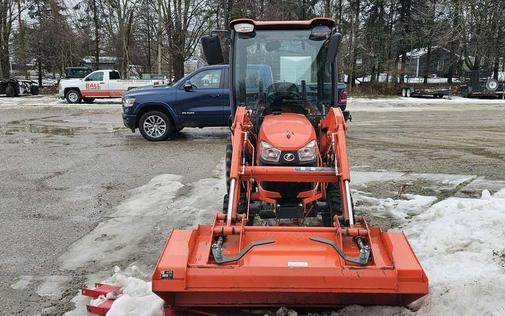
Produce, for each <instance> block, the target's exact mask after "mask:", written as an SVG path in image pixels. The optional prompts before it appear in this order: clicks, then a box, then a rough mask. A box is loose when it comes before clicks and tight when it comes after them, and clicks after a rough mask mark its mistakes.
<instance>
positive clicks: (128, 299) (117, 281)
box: [90, 266, 163, 316]
mask: <svg viewBox="0 0 505 316" xmlns="http://www.w3.org/2000/svg"><path fill="white" fill-rule="evenodd" d="M147 277H148V276H146V275H145V274H144V273H142V271H140V270H139V269H138V268H137V267H136V266H132V267H131V268H128V269H126V270H125V271H124V272H123V271H121V269H120V268H119V267H117V266H116V267H115V268H114V275H113V276H112V277H110V278H108V279H107V280H105V281H104V282H103V283H106V284H111V285H114V286H119V287H121V288H122V293H121V294H120V295H118V298H117V299H116V300H115V301H114V303H113V304H112V308H111V309H110V310H109V312H108V313H107V316H163V300H162V299H161V298H159V297H158V296H156V295H155V294H154V293H153V292H152V291H151V282H146V281H144V280H142V279H141V278H144V279H145V278H147ZM113 295H115V294H111V295H110V296H109V297H107V298H113ZM105 299H106V298H104V297H100V298H98V299H96V300H92V301H91V303H90V304H91V305H99V304H100V303H101V302H103V301H104V300H105Z"/></svg>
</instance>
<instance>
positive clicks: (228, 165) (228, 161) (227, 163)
mask: <svg viewBox="0 0 505 316" xmlns="http://www.w3.org/2000/svg"><path fill="white" fill-rule="evenodd" d="M232 154H233V148H232V147H231V137H230V136H228V138H227V142H226V154H225V163H224V167H225V176H226V192H229V191H230V170H231V156H232Z"/></svg>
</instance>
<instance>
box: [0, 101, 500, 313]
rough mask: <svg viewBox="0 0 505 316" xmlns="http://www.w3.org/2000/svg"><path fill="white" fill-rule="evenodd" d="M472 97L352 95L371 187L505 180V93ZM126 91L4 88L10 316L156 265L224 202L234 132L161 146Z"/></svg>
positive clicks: (58, 308) (352, 139)
mask: <svg viewBox="0 0 505 316" xmlns="http://www.w3.org/2000/svg"><path fill="white" fill-rule="evenodd" d="M471 101H473V102H471ZM471 101H469V100H467V99H459V98H454V99H452V100H432V99H403V98H387V99H351V100H350V102H349V109H350V110H351V112H352V116H353V121H352V123H351V124H350V128H349V133H348V146H349V150H350V158H351V165H352V166H353V167H352V171H353V172H354V174H355V175H356V179H357V180H356V185H357V187H359V188H360V190H361V189H363V190H366V191H367V192H369V193H370V194H372V195H374V196H377V197H387V196H390V195H393V194H394V193H395V192H396V191H397V190H398V187H397V186H395V185H396V184H397V183H396V184H395V182H391V181H393V180H395V181H396V180H398V179H403V180H401V181H406V182H408V184H409V186H410V189H407V190H410V191H411V192H412V193H418V194H421V193H426V192H428V191H429V192H430V193H432V191H436V190H434V189H433V187H434V183H435V184H436V185H440V186H444V185H446V186H447V181H446V180H445V179H453V180H454V179H460V180H458V181H459V182H457V184H456V185H455V186H451V187H448V189H447V190H446V191H445V192H442V193H440V192H439V191H438V192H435V193H433V194H434V195H437V194H445V195H460V196H468V195H478V194H480V191H481V190H482V188H483V187H486V188H488V189H489V190H490V191H493V190H498V189H500V188H503V187H505V181H504V180H505V162H504V159H505V128H504V122H505V102H504V101H501V100H471ZM119 102H120V100H114V101H113V102H109V101H100V100H99V101H98V102H96V103H94V104H91V105H68V104H65V103H63V101H60V100H58V99H56V98H55V97H53V96H34V97H19V98H15V99H11V98H4V97H0V136H1V137H0V161H1V164H0V176H1V179H2V180H3V181H1V182H0V217H1V218H2V220H1V221H0V232H1V233H0V247H1V249H2V256H1V257H0V276H1V278H0V298H1V299H0V301H1V310H2V313H3V314H6V315H10V314H19V315H35V314H43V315H60V314H62V313H63V312H64V311H69V310H72V309H73V308H74V303H73V302H71V301H70V300H71V299H72V298H74V297H75V296H76V294H77V293H78V290H79V289H80V288H81V287H82V286H83V285H84V284H86V283H88V282H90V281H97V280H100V279H103V278H104V277H105V276H107V275H110V274H111V271H112V269H113V267H114V266H115V265H118V266H122V267H126V266H128V265H130V264H132V263H135V264H136V265H137V266H139V267H141V269H143V270H144V271H146V272H147V273H150V269H152V267H153V265H154V263H155V261H156V260H157V256H158V254H159V252H160V251H161V248H162V245H163V243H164V242H165V236H166V233H167V232H168V231H169V230H170V229H171V228H173V227H191V226H193V225H195V224H197V223H200V222H202V221H209V220H210V218H209V216H210V214H212V213H214V212H216V211H219V209H220V205H221V201H222V200H221V199H222V198H221V196H222V195H221V194H222V190H223V184H224V180H223V179H222V178H223V175H222V173H223V172H222V165H223V158H224V149H225V141H226V137H227V134H228V129H227V128H207V129H184V130H183V131H182V132H181V133H180V134H179V135H178V136H177V137H176V138H175V139H173V140H170V141H166V142H162V143H151V142H147V141H145V140H144V139H142V137H141V136H140V135H139V134H138V132H137V133H131V131H130V130H128V129H126V128H124V127H123V125H122V121H121V104H120V103H119ZM410 174H415V175H416V176H408V175H410ZM427 174H437V175H440V174H442V175H446V178H443V176H442V178H441V177H438V178H437V177H431V178H430V177H429V176H427ZM160 175H164V176H163V177H161V178H160ZM372 175H373V176H374V178H373V179H372V178H371V176H372ZM392 175H393V176H392ZM395 175H396V176H395ZM419 179H424V180H422V181H421V180H419ZM385 181H386V182H387V181H390V182H387V183H386V184H385V185H377V183H381V182H385ZM398 181H400V180H398ZM420 181H421V182H420ZM423 181H424V182H423ZM444 181H446V182H444ZM436 185H435V186H436ZM160 188H162V189H163V190H161V189H160ZM430 190H431V191H430ZM133 212H135V213H134V214H135V221H133V222H132V221H130V219H131V218H132V217H128V216H126V215H125V214H130V215H131V214H133ZM121 218H128V221H124V222H121V221H120V219H121ZM115 220H116V222H114V221H115ZM117 223H119V224H117ZM379 224H380V222H379ZM383 224H384V223H383ZM118 225H119V226H118ZM384 225H385V226H388V225H387V224H384ZM118 227H120V228H121V229H123V230H124V232H125V235H129V236H131V240H129V239H128V237H126V238H125V236H119V235H118ZM104 240H105V241H109V243H107V247H109V248H107V247H105V246H103V245H105V244H101V242H102V241H104ZM110 247H112V248H110Z"/></svg>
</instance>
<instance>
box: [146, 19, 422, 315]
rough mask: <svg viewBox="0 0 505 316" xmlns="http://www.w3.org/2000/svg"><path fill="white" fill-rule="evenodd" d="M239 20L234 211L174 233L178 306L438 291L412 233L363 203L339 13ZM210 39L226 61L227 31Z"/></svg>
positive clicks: (233, 61) (322, 303)
mask: <svg viewBox="0 0 505 316" xmlns="http://www.w3.org/2000/svg"><path fill="white" fill-rule="evenodd" d="M231 30H232V31H231V52H230V71H229V76H230V78H231V79H230V80H229V81H230V82H231V87H230V94H231V104H232V113H233V123H232V125H231V131H232V133H231V142H230V144H229V147H228V149H229V154H231V155H229V157H228V159H227V164H228V166H227V177H228V192H227V195H226V196H225V198H224V200H225V206H224V211H223V212H220V213H217V214H216V215H215V217H214V221H213V224H212V225H198V227H197V228H196V229H193V230H179V229H175V230H173V231H172V232H171V233H170V234H169V236H168V241H167V243H166V245H165V248H164V250H163V253H162V254H161V257H160V259H159V261H158V264H157V266H156V269H155V271H154V274H153V278H152V289H153V292H154V293H156V294H157V295H158V296H160V297H161V298H162V299H163V300H164V301H165V302H166V306H167V315H179V314H180V315H186V314H188V313H189V314H191V313H193V314H199V313H204V314H207V315H210V314H212V313H215V314H220V313H225V312H224V311H225V310H226V309H225V308H235V309H237V308H245V307H279V306H286V307H305V308H306V307H317V308H323V307H334V306H342V305H348V304H366V305H372V304H385V305H407V304H409V303H411V302H412V301H414V300H416V299H418V298H420V297H422V296H424V295H425V294H427V293H428V279H427V277H426V274H425V273H424V271H423V269H422V267H421V265H420V263H419V261H418V260H417V258H416V256H415V254H414V252H413V251H412V248H411V247H410V245H409V243H408V241H407V239H406V237H405V235H404V234H403V233H402V232H383V231H381V230H380V229H379V228H378V227H370V226H368V225H367V223H366V221H365V219H364V218H363V217H362V216H358V215H355V213H354V207H353V201H352V197H351V190H350V173H349V161H348V157H347V149H346V142H345V131H346V119H347V117H348V113H347V112H345V111H342V110H341V109H340V108H339V107H338V106H337V96H336V83H337V69H336V68H337V63H336V60H337V58H336V57H337V49H338V46H339V43H340V39H341V35H340V34H339V33H338V32H337V31H336V29H335V22H334V21H333V20H330V19H326V18H316V19H312V20H309V21H289V22H285V21H268V22H263V21H253V20H249V19H240V20H235V21H233V22H231ZM202 43H203V44H204V45H203V46H204V47H203V48H204V52H205V54H206V55H207V56H210V57H208V60H209V59H213V60H216V61H217V62H220V61H221V60H220V59H221V58H220V57H219V56H222V55H220V54H221V51H220V45H219V41H218V39H217V37H208V38H206V39H205V40H202ZM216 56H218V57H216ZM216 308H218V309H216ZM228 314H229V315H238V312H228Z"/></svg>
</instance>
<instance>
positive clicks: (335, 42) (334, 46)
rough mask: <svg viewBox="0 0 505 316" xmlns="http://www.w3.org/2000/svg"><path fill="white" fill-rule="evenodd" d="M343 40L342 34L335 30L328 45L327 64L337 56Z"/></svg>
mask: <svg viewBox="0 0 505 316" xmlns="http://www.w3.org/2000/svg"><path fill="white" fill-rule="evenodd" d="M341 40H342V34H340V33H338V32H335V33H333V34H331V36H330V43H329V46H328V55H327V60H326V63H327V64H331V63H333V62H334V61H335V58H337V51H338V47H339V46H340V41H341Z"/></svg>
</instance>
